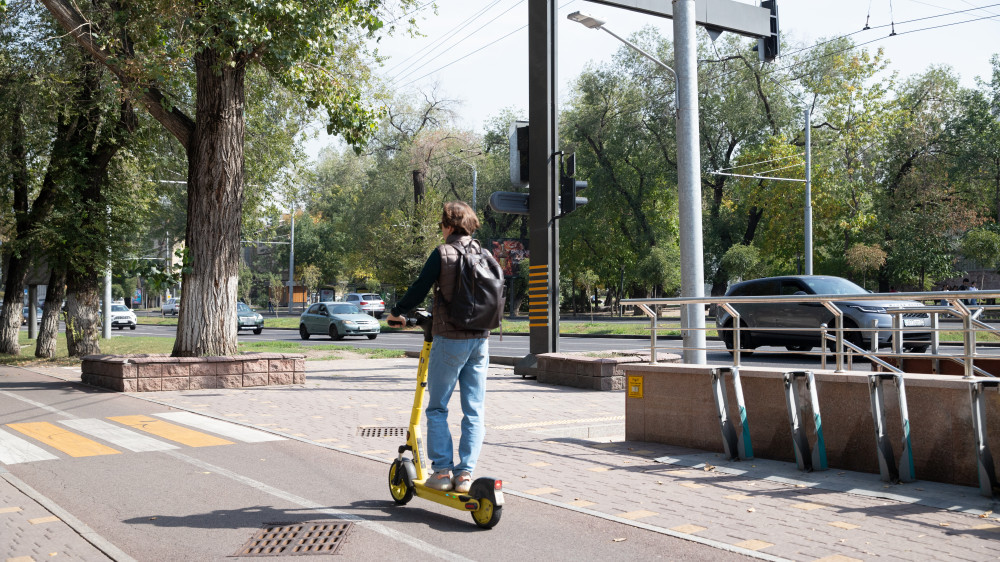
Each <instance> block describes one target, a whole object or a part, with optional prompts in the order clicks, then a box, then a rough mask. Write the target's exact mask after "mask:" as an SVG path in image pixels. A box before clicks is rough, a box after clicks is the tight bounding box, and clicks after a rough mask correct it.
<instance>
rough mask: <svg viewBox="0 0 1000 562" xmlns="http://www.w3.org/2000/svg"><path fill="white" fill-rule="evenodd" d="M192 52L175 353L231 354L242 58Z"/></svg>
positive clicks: (240, 157)
mask: <svg viewBox="0 0 1000 562" xmlns="http://www.w3.org/2000/svg"><path fill="white" fill-rule="evenodd" d="M225 62H226V61H224V60H220V59H219V58H218V57H217V54H216V53H215V52H214V51H213V50H211V49H207V50H205V51H203V52H201V53H199V54H198V55H196V56H195V69H196V73H197V83H198V91H197V93H198V107H197V115H196V118H195V126H194V132H193V134H192V136H191V142H190V145H189V147H188V221H187V237H186V243H187V249H186V251H187V254H186V256H185V258H184V269H183V287H182V292H181V298H182V300H183V302H184V306H182V307H181V311H180V317H179V318H178V321H177V339H176V341H175V342H174V351H173V355H174V356H175V357H198V356H205V355H234V354H235V353H236V352H237V341H236V334H237V330H236V290H237V284H238V280H239V279H238V267H239V257H240V255H239V249H240V244H239V242H240V219H241V209H242V207H243V139H244V133H245V118H244V78H245V74H246V65H245V63H244V62H243V61H240V62H238V63H237V64H236V65H235V66H229V65H228V64H225Z"/></svg>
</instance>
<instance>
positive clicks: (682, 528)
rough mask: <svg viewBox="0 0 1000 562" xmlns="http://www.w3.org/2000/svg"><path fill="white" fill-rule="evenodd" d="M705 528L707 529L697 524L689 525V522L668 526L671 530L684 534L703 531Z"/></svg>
mask: <svg viewBox="0 0 1000 562" xmlns="http://www.w3.org/2000/svg"><path fill="white" fill-rule="evenodd" d="M705 529H707V527H701V526H699V525H691V524H690V523H689V524H686V525H678V526H676V527H670V530H671V531H677V532H678V533H684V534H687V535H693V534H695V533H700V532H701V531H704V530H705Z"/></svg>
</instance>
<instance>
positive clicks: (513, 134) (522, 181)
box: [507, 121, 528, 187]
mask: <svg viewBox="0 0 1000 562" xmlns="http://www.w3.org/2000/svg"><path fill="white" fill-rule="evenodd" d="M507 137H508V138H507V140H508V141H510V183H511V186H513V187H527V186H528V122H527V121H514V122H513V123H511V124H510V131H509V132H508V134H507Z"/></svg>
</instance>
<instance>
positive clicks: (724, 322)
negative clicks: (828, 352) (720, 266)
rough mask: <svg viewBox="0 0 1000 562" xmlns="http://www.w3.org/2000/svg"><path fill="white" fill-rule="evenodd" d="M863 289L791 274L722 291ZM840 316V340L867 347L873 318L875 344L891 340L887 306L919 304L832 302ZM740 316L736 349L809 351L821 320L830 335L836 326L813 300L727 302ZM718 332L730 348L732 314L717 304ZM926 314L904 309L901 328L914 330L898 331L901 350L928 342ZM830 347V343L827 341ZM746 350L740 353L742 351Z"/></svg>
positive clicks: (916, 350)
mask: <svg viewBox="0 0 1000 562" xmlns="http://www.w3.org/2000/svg"><path fill="white" fill-rule="evenodd" d="M866 293H868V291H866V290H865V289H863V288H861V287H860V286H858V285H855V284H854V283H852V282H850V281H848V280H847V279H843V278H841V277H833V276H827V275H790V276H786V277H766V278H763V279H753V280H751V281H743V282H742V283H737V284H735V285H733V286H732V287H730V288H729V290H728V291H726V296H740V297H751V296H762V297H763V296H777V295H845V296H847V295H864V294H866ZM834 304H835V305H837V308H839V309H840V310H841V312H843V314H844V339H846V340H847V341H849V342H851V343H853V344H854V345H856V346H858V347H860V348H861V349H871V337H872V334H873V332H874V330H872V328H873V327H874V326H875V321H876V320H878V344H879V346H880V347H887V346H889V345H891V344H892V330H891V328H892V316H893V315H891V314H887V313H886V309H887V308H889V309H891V308H913V307H921V306H924V305H923V304H922V303H919V302H916V301H902V300H899V301H897V300H851V299H850V298H847V299H845V300H837V301H834ZM732 306H733V308H735V309H736V311H737V312H739V314H740V326H741V327H742V329H741V330H740V349H741V350H753V349H754V348H757V347H760V346H765V345H775V346H785V348H787V349H788V350H789V351H810V350H812V348H813V347H815V346H818V345H819V341H820V332H819V327H820V324H826V325H827V326H828V327H829V329H830V331H831V333H833V330H834V329H835V328H836V324H835V322H834V317H833V313H832V312H830V311H829V310H827V308H826V307H824V306H823V305H822V304H821V303H818V302H788V301H786V302H771V303H759V304H757V303H753V304H750V303H741V304H734V305H732ZM715 324H716V327H717V328H718V330H719V336H720V337H722V340H723V341H724V342H725V343H726V349H728V350H729V351H730V352H732V351H733V330H732V327H733V317H732V315H730V314H729V313H728V312H726V311H725V309H723V308H722V307H719V309H718V313H717V314H716V320H715ZM930 325H931V320H930V314H927V313H926V312H905V313H903V327H904V328H908V329H909V328H917V331H911V330H907V331H904V332H903V348H904V349H905V350H906V351H910V352H914V353H922V352H924V351H925V350H926V349H927V346H928V345H929V344H930V339H931V333H930ZM830 347H833V344H832V343H831V345H830ZM744 352H745V351H744Z"/></svg>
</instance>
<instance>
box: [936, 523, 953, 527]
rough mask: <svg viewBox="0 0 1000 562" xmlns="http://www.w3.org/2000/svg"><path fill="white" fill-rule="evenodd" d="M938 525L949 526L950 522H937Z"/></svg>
mask: <svg viewBox="0 0 1000 562" xmlns="http://www.w3.org/2000/svg"><path fill="white" fill-rule="evenodd" d="M938 525H941V526H942V527H950V526H951V524H950V523H938Z"/></svg>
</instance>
